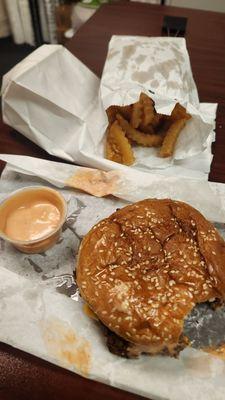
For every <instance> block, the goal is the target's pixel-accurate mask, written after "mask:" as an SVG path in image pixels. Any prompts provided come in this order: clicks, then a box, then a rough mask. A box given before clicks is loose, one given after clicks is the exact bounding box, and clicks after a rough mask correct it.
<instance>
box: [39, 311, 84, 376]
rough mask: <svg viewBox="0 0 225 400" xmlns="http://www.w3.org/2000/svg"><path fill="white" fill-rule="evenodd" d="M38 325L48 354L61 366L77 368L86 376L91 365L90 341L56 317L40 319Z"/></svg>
mask: <svg viewBox="0 0 225 400" xmlns="http://www.w3.org/2000/svg"><path fill="white" fill-rule="evenodd" d="M40 327H41V331H42V338H43V341H44V343H45V346H46V349H47V351H48V354H49V355H50V356H53V357H55V358H56V359H57V360H58V361H60V362H61V363H62V366H65V367H66V368H70V369H77V370H78V371H79V372H80V373H81V375H83V376H88V374H89V371H90V366H91V345H90V343H89V342H88V341H87V340H86V339H85V338H82V337H79V336H78V335H77V334H76V333H75V332H74V331H73V329H72V328H71V326H70V325H69V324H68V323H67V322H65V321H62V320H60V319H57V318H50V319H47V320H44V321H41V324H40Z"/></svg>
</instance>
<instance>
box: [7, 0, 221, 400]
mask: <svg viewBox="0 0 225 400" xmlns="http://www.w3.org/2000/svg"><path fill="white" fill-rule="evenodd" d="M164 15H173V16H184V17H187V18H188V25H187V31H186V35H185V36H186V39H187V47H188V50H189V54H190V58H191V64H192V69H193V74H194V79H195V81H196V84H197V87H198V90H199V96H200V100H201V101H205V102H218V103H219V107H218V113H217V124H216V143H215V144H214V145H213V152H214V154H215V156H214V160H213V163H212V168H211V173H210V180H213V181H218V182H225V132H224V129H225V128H224V127H225V14H220V13H213V12H205V11H204V12H203V11H196V10H190V9H183V8H174V7H166V6H157V5H146V4H142V3H127V2H124V3H115V4H112V5H104V6H102V8H101V9H100V10H99V11H98V12H97V13H96V14H95V15H94V16H93V17H92V18H91V19H90V20H89V21H88V22H87V23H86V24H85V25H84V26H83V27H82V28H81V29H80V30H79V31H78V33H77V34H76V35H75V37H74V38H73V39H72V40H71V41H70V42H69V43H68V44H67V47H68V49H69V50H70V51H71V52H72V53H73V54H75V55H76V56H77V57H78V58H80V60H81V61H83V62H84V63H85V64H86V65H87V66H88V67H89V68H90V69H91V70H92V71H94V72H95V73H96V74H97V75H98V76H101V72H102V68H103V64H104V60H105V56H106V52H107V45H108V41H109V39H110V37H111V35H112V34H123V35H124V34H127V35H146V36H160V35H161V27H162V21H163V17H164ZM0 152H1V153H14V154H26V155H31V156H34V157H42V158H48V159H54V158H53V157H51V156H49V155H48V154H47V153H46V152H45V151H44V150H41V149H40V148H39V147H38V146H36V145H34V144H32V143H31V142H30V141H29V140H27V139H25V138H24V137H23V136H22V135H20V134H19V133H17V132H15V131H13V130H12V129H11V128H9V127H7V126H6V125H4V124H3V123H2V122H1V123H0ZM0 167H1V169H2V168H3V163H1V165H0ZM45 398H46V399H50V400H59V399H60V400H61V399H63V400H68V399H85V400H89V399H90V400H94V399H98V400H105V399H107V400H118V399H123V400H134V399H135V400H138V399H141V398H140V397H139V396H135V395H132V394H129V393H126V392H122V391H120V390H117V389H113V388H111V387H109V386H105V385H102V384H100V383H97V382H92V381H89V380H86V379H83V378H81V377H79V376H78V375H75V374H72V373H70V372H68V371H66V370H63V369H61V368H57V367H55V366H53V365H50V364H48V363H47V362H45V361H42V360H40V359H38V358H36V357H33V356H31V355H29V354H25V353H23V352H21V351H19V350H16V349H13V348H10V347H9V346H7V345H5V344H0V399H1V400H9V399H10V400H20V399H21V400H26V399H29V400H31V399H32V400H36V399H37V400H39V399H45Z"/></svg>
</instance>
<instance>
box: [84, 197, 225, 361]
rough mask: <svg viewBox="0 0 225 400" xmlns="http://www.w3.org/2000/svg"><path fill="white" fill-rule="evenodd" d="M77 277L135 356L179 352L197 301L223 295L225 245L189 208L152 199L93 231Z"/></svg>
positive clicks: (87, 298) (94, 306)
mask: <svg viewBox="0 0 225 400" xmlns="http://www.w3.org/2000/svg"><path fill="white" fill-rule="evenodd" d="M76 276H77V284H78V286H79V288H80V292H81V295H82V297H83V299H84V300H85V301H86V302H87V303H88V305H89V307H90V308H91V309H92V310H93V312H94V313H95V314H96V315H97V317H98V318H99V320H100V321H101V322H102V323H103V324H104V325H105V326H106V327H108V328H109V329H110V330H111V331H113V332H115V333H116V334H117V335H118V336H120V337H122V338H124V339H125V340H126V341H128V342H130V343H131V344H132V345H133V346H134V347H135V348H136V350H137V353H138V352H139V353H141V352H146V353H150V354H157V353H169V354H171V355H173V354H174V353H175V352H176V351H177V350H176V349H177V348H178V347H179V344H180V343H181V341H182V340H181V338H182V331H183V323H184V318H185V316H186V315H187V314H188V313H190V311H191V310H192V308H193V307H194V306H195V304H196V303H201V302H205V301H208V300H212V299H224V297H225V243H224V241H223V239H222V238H221V237H220V235H219V234H218V232H217V231H216V230H215V228H214V227H213V225H212V224H211V223H210V222H208V221H207V220H206V219H205V218H204V217H203V215H202V214H200V213H199V212H198V211H197V210H195V209H194V208H192V207H191V206H189V205H187V204H185V203H182V202H179V201H173V200H169V199H165V200H157V199H148V200H144V201H140V202H138V203H135V204H132V205H129V206H127V207H124V208H123V209H120V210H119V211H116V212H115V213H114V214H112V215H111V216H110V217H109V218H106V219H104V220H102V221H101V222H99V223H98V224H97V225H95V226H94V227H93V228H92V229H91V230H90V232H89V233H88V234H87V235H86V236H85V237H84V239H83V241H82V244H81V248H80V252H79V260H78V265H77V270H76Z"/></svg>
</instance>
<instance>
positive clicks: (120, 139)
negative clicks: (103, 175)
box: [106, 121, 135, 165]
mask: <svg viewBox="0 0 225 400" xmlns="http://www.w3.org/2000/svg"><path fill="white" fill-rule="evenodd" d="M106 158H107V159H108V160H112V161H115V162H118V163H121V164H125V165H132V164H133V163H134V161H135V158H134V154H133V150H132V148H131V145H130V143H129V141H128V139H127V138H126V136H125V133H124V131H123V129H122V128H121V126H120V125H119V124H118V121H115V122H114V123H113V124H112V125H111V126H110V127H109V128H108V134H107V139H106Z"/></svg>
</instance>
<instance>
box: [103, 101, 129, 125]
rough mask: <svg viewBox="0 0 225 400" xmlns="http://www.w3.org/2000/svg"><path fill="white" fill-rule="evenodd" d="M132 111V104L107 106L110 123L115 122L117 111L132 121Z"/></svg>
mask: <svg viewBox="0 0 225 400" xmlns="http://www.w3.org/2000/svg"><path fill="white" fill-rule="evenodd" d="M131 111H132V105H128V106H110V107H108V108H107V110H106V114H107V117H108V121H109V123H110V124H113V122H114V121H115V120H116V114H117V113H120V114H121V115H122V116H123V117H124V118H125V119H127V120H128V121H130V118H131Z"/></svg>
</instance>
